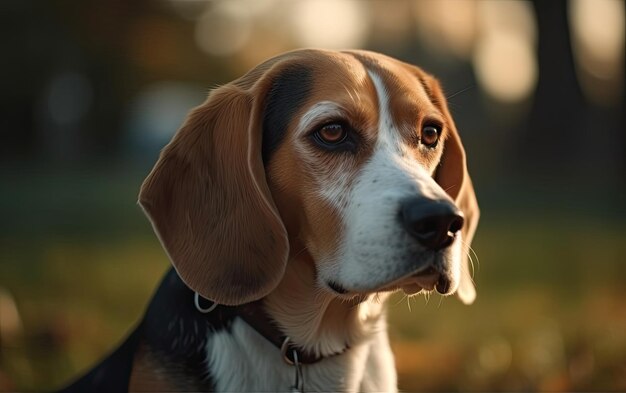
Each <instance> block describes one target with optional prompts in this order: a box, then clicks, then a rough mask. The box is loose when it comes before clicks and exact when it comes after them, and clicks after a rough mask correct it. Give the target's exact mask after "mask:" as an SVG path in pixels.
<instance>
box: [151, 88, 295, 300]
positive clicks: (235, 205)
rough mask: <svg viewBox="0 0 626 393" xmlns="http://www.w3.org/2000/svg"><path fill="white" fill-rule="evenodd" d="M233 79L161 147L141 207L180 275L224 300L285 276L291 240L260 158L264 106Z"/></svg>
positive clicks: (255, 295) (253, 296) (252, 296)
mask: <svg viewBox="0 0 626 393" xmlns="http://www.w3.org/2000/svg"><path fill="white" fill-rule="evenodd" d="M259 101H260V100H259V99H255V97H253V93H251V91H250V90H247V89H244V88H243V87H242V86H239V85H235V84H229V85H225V86H223V87H220V88H218V89H216V90H214V91H213V92H212V93H211V94H210V95H209V98H208V99H207V101H206V102H205V103H204V104H203V105H201V106H200V107H198V108H196V109H194V110H193V111H192V112H191V113H190V115H189V116H188V118H187V120H186V122H185V123H184V125H183V126H182V128H181V129H180V130H179V131H178V132H177V133H176V135H175V136H174V138H173V139H172V141H171V142H170V143H169V145H167V146H166V147H165V148H164V150H163V151H162V152H161V156H160V158H159V160H158V162H157V164H156V165H155V167H154V169H153V170H152V172H151V173H150V174H149V175H148V177H147V178H146V180H145V181H144V183H143V185H142V187H141V191H140V193H139V204H140V205H141V207H142V208H143V210H144V212H145V213H146V215H147V216H148V218H149V219H150V221H151V222H152V226H153V227H154V230H155V232H156V233H157V235H158V237H159V239H160V241H161V244H162V245H163V247H164V248H165V250H166V252H167V253H168V255H169V257H170V259H171V262H172V264H173V265H174V267H175V268H176V270H177V272H178V274H179V275H180V277H181V278H182V280H183V281H184V282H185V284H187V286H189V287H190V288H191V289H192V290H194V291H196V292H198V293H199V294H200V295H202V296H203V297H205V298H208V299H211V300H213V301H215V302H217V303H219V304H226V305H237V304H243V303H247V302H251V301H254V300H257V299H259V298H261V297H263V296H265V295H267V294H268V293H269V292H270V291H272V290H273V289H274V288H275V287H276V286H277V285H278V283H279V281H280V279H281V278H282V276H283V273H284V270H285V266H286V263H287V257H288V253H289V244H288V240H287V233H286V230H285V227H284V225H283V223H282V221H281V219H280V216H279V214H278V212H277V209H276V206H275V205H274V201H273V199H272V197H271V194H270V191H269V188H268V186H267V182H266V180H265V172H264V168H263V162H262V158H261V138H262V135H261V127H260V124H261V123H262V121H261V119H259V117H260V116H261V115H260V113H261V108H260V106H261V103H260V102H259Z"/></svg>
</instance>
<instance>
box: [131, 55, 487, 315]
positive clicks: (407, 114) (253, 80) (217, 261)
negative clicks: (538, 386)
mask: <svg viewBox="0 0 626 393" xmlns="http://www.w3.org/2000/svg"><path fill="white" fill-rule="evenodd" d="M140 203H141V204H142V206H143V207H144V209H145V211H146V212H147V214H148V216H149V217H150V218H151V220H152V222H153V225H154V227H155V230H156V231H157V233H158V234H159V236H160V238H161V241H162V243H163V245H164V247H165V248H166V250H167V251H168V253H169V255H170V258H171V259H172V262H173V263H174V265H175V266H176V268H177V270H178V271H179V274H180V275H181V277H182V278H183V279H184V280H185V281H186V282H187V284H188V285H189V286H190V287H192V289H194V290H196V291H198V292H200V293H201V294H203V295H205V296H206V297H208V298H211V299H214V300H216V301H218V302H220V303H225V304H238V303H243V302H247V301H251V300H254V299H257V298H260V297H262V296H264V295H266V294H267V293H269V292H271V290H272V289H273V288H274V287H275V286H276V285H277V284H278V282H279V281H280V278H281V277H282V274H283V271H284V268H285V264H286V263H287V260H288V259H290V258H289V255H291V257H292V258H291V259H294V258H297V257H298V256H302V255H303V254H305V255H306V256H307V257H308V259H310V260H311V261H313V263H314V264H315V272H316V280H317V284H318V286H319V287H321V288H324V289H326V290H329V291H332V292H333V293H335V295H337V296H344V297H348V296H353V295H354V294H365V293H372V292H378V291H383V290H393V289H397V288H402V289H404V291H405V292H407V293H416V292H419V291H420V290H422V289H424V288H425V289H427V290H432V289H434V288H436V289H437V290H438V291H439V292H441V293H443V294H450V293H453V292H455V291H457V290H458V292H459V294H460V296H461V298H462V300H464V301H465V302H471V301H472V300H473V298H474V289H473V285H472V282H471V277H470V274H469V269H468V266H467V256H466V252H467V247H468V246H469V242H471V238H472V235H473V232H474V229H475V226H476V222H477V219H478V210H477V206H476V200H475V196H474V193H473V189H472V186H471V182H470V180H469V177H468V175H467V170H466V167H465V157H464V152H463V149H462V147H461V145H460V139H459V137H458V135H457V133H456V129H455V126H454V123H453V120H452V118H451V117H450V114H449V112H448V109H447V107H446V103H445V98H444V96H443V94H442V93H441V90H440V88H439V86H438V84H437V82H436V81H435V80H434V79H433V78H432V77H430V76H429V75H427V74H425V73H424V72H423V71H421V70H420V69H418V68H416V67H414V66H411V65H408V64H405V63H402V62H399V61H397V60H394V59H391V58H388V57H386V56H382V55H378V54H374V53H371V52H362V51H359V52H329V51H310V50H307V51H297V52H291V53H288V54H286V55H283V56H279V57H277V58H275V59H272V60H270V61H268V62H266V63H264V64H262V65H260V66H259V67H257V68H256V69H254V70H252V71H251V72H250V73H248V74H247V75H246V76H244V77H242V78H241V79H239V80H237V81H235V82H233V83H232V84H230V85H227V86H225V87H222V88H220V89H218V90H217V91H215V92H213V93H212V94H211V96H210V97H209V99H208V100H207V102H206V103H205V104H204V105H202V106H201V107H199V108H198V109H196V111H195V112H194V113H193V114H191V115H190V118H189V119H188V121H187V123H186V124H185V126H183V128H181V130H180V131H179V132H178V134H177V135H176V137H175V138H174V140H173V141H172V142H171V143H170V145H168V147H167V148H166V149H165V150H164V152H163V153H162V156H161V159H160V161H159V163H158V164H157V166H155V169H154V170H153V172H152V173H151V175H150V176H149V178H148V179H147V180H146V182H145V183H144V186H143V187H142V191H141V194H140ZM290 251H291V252H290Z"/></svg>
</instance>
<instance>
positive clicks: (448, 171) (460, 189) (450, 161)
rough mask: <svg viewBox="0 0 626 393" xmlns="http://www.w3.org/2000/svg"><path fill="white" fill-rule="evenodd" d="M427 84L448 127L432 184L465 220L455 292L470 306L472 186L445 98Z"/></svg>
mask: <svg viewBox="0 0 626 393" xmlns="http://www.w3.org/2000/svg"><path fill="white" fill-rule="evenodd" d="M430 84H431V85H430V86H431V92H432V94H434V96H435V98H436V100H437V101H439V102H438V104H440V106H441V107H442V110H443V112H444V115H445V116H446V117H447V120H448V121H447V123H448V125H449V129H448V135H447V137H446V139H445V141H444V147H443V156H442V157H441V161H440V165H439V167H438V168H437V171H436V173H435V181H436V182H437V183H438V184H439V185H440V186H441V188H443V189H444V190H445V191H446V192H447V193H448V195H450V197H451V198H452V200H454V202H455V204H456V205H457V207H458V208H459V209H461V210H462V211H463V214H464V216H465V225H463V229H462V231H461V233H462V240H463V244H462V247H463V252H462V255H461V258H462V260H461V280H460V283H459V288H458V289H457V295H458V296H459V298H460V299H461V301H462V302H463V303H465V304H471V303H473V302H474V299H476V289H475V287H474V282H473V280H472V271H471V270H470V269H471V268H470V263H469V262H470V261H469V256H468V255H469V252H470V250H469V248H470V245H471V243H472V239H473V237H474V233H475V232H476V227H477V226H478V218H479V216H480V210H479V209H478V201H477V200H476V194H475V193H474V186H473V185H472V180H471V179H470V176H469V173H468V171H467V162H466V158H465V150H464V149H463V145H462V143H461V138H460V137H459V134H458V132H457V130H456V126H455V125H454V121H453V120H452V116H451V115H450V112H449V110H448V107H447V104H446V100H445V97H444V96H443V93H442V92H441V88H440V87H439V85H438V82H437V81H436V80H434V78H431V81H430Z"/></svg>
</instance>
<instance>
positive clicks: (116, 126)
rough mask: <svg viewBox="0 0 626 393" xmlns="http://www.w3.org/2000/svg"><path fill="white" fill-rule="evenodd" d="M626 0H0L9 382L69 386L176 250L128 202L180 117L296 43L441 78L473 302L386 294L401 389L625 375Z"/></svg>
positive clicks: (0, 320) (525, 386) (569, 383)
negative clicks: (472, 219) (368, 55)
mask: <svg viewBox="0 0 626 393" xmlns="http://www.w3.org/2000/svg"><path fill="white" fill-rule="evenodd" d="M624 8H625V6H624V1H623V0H572V1H564V0H551V1H541V0H537V1H506V0H503V1H471V0H466V1H453V0H445V1H443V0H442V1H426V0H424V1H409V0H399V1H394V0H388V1H383V0H378V1H377V0H371V1H356V0H332V1H330V0H292V1H288V0H225V1H201V0H134V1H124V0H110V1H101V0H83V1H70V0H48V1H41V0H2V2H0V29H1V33H2V34H0V47H1V48H2V58H3V59H4V60H2V61H1V62H0V71H1V73H2V78H0V84H1V85H0V86H1V94H0V111H2V113H1V115H0V122H1V127H0V133H1V142H0V391H2V390H4V391H14V390H24V391H41V390H45V389H50V388H55V387H59V386H60V384H62V383H64V382H65V381H67V380H68V378H71V377H72V376H75V375H76V374H77V373H79V372H82V371H83V370H85V369H86V368H88V367H90V366H91V365H93V363H94V362H96V361H97V360H98V359H99V358H100V357H102V356H103V355H105V354H106V353H107V352H108V351H109V350H111V349H112V348H113V347H114V346H115V345H117V343H118V342H119V341H120V340H122V339H123V337H125V335H126V334H127V333H128V332H129V331H130V329H131V328H132V326H133V325H134V323H135V322H136V321H137V320H138V318H139V317H140V315H141V313H142V312H143V309H144V307H145V306H146V304H147V302H148V300H149V298H150V296H151V293H152V291H153V290H154V288H155V287H156V285H157V283H158V282H159V279H160V277H161V276H162V274H163V273H164V272H165V271H166V269H167V268H168V261H167V259H166V256H165V254H164V253H163V251H162V250H161V247H160V246H159V244H158V242H157V239H156V237H155V236H154V235H153V233H152V230H151V228H150V225H149V223H148V221H147V220H146V219H145V218H144V217H143V215H142V213H141V212H140V209H139V208H138V207H137V205H136V204H135V201H136V195H137V191H138V188H139V185H140V184H141V182H142V180H143V178H144V177H145V175H146V174H147V173H148V171H149V169H150V168H151V167H152V165H153V164H154V162H155V160H156V158H157V155H158V152H159V150H160V149H161V148H162V147H163V146H164V144H166V143H167V141H168V140H169V139H170V137H171V136H172V135H173V133H174V132H175V131H176V129H177V127H178V126H179V125H180V123H181V121H182V120H183V118H184V116H185V114H186V112H187V111H188V110H189V109H190V108H192V107H193V106H195V105H198V104H199V103H201V102H202V101H203V99H204V97H205V96H206V94H207V92H208V91H209V90H210V89H211V88H212V87H214V86H216V85H219V84H223V83H226V82H228V81H230V80H232V79H234V78H236V77H238V76H240V75H242V74H243V73H244V72H246V71H247V70H248V69H250V68H251V67H253V66H254V65H256V64H257V63H259V62H260V61H262V60H264V59H266V58H268V57H271V56H273V55H276V54H278V53H281V52H283V51H286V50H290V49H294V48H298V47H310V46H313V47H327V48H365V49H371V50H375V51H380V52H383V53H386V54H388V55H391V56H394V57H397V58H400V59H402V60H404V61H407V62H410V63H414V64H417V65H420V66H421V67H423V68H424V69H426V70H427V71H429V72H431V73H433V74H435V75H436V76H437V77H438V78H439V79H440V80H441V82H442V84H443V86H444V88H445V90H446V92H447V96H448V98H449V102H450V106H451V110H452V112H453V115H454V117H455V119H456V123H457V126H458V128H459V129H460V132H461V135H462V138H463V141H464V143H465V148H466V150H467V151H468V156H469V165H470V172H471V174H472V176H473V179H474V184H475V187H476V190H477V194H478V198H479V202H480V205H481V208H482V221H481V223H480V225H479V230H478V233H477V236H476V239H475V242H474V244H473V246H474V249H475V250H476V253H477V255H478V258H477V259H479V261H480V262H478V261H476V271H475V281H476V283H477V288H478V298H477V301H476V303H475V304H474V305H472V306H470V307H467V306H463V305H461V304H460V302H459V301H457V300H456V299H455V298H445V299H443V298H441V297H439V296H436V295H433V296H431V297H430V299H428V300H427V299H425V298H424V297H421V296H420V297H417V298H414V299H411V300H407V299H405V298H403V297H402V296H397V297H395V298H393V299H392V301H391V302H390V319H391V323H390V325H391V331H390V334H391V338H392V345H393V348H394V352H395V354H396V357H397V366H398V372H399V383H400V388H401V389H403V390H405V391H525V392H526V391H550V392H555V391H608V390H621V391H626V302H625V301H624V299H625V298H626V285H625V284H626V260H625V259H626V229H625V228H624V224H626V220H625V218H626V203H625V202H626V200H625V199H626V198H625V197H624V192H625V191H626V181H625V179H626V160H625V157H626V124H625V123H626V122H625V113H626V111H625V109H626V108H625V104H624V97H625V95H624V76H625V69H626V68H625V67H624V47H625V43H624V36H625V34H624V30H625V22H624V20H625V11H624Z"/></svg>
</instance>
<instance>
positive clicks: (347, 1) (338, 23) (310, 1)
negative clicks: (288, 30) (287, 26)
mask: <svg viewBox="0 0 626 393" xmlns="http://www.w3.org/2000/svg"><path fill="white" fill-rule="evenodd" d="M366 4H367V3H363V2H360V1H357V0H301V1H295V2H289V3H285V5H289V6H290V7H292V9H291V11H290V16H291V25H292V29H293V33H294V35H295V39H296V42H297V45H298V46H303V47H320V48H329V49H347V48H360V47H362V46H363V44H364V43H365V39H366V38H367V34H368V31H369V25H370V23H369V14H368V12H367V8H366Z"/></svg>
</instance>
